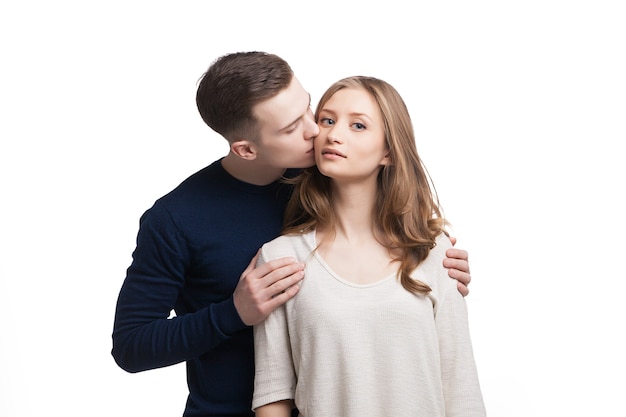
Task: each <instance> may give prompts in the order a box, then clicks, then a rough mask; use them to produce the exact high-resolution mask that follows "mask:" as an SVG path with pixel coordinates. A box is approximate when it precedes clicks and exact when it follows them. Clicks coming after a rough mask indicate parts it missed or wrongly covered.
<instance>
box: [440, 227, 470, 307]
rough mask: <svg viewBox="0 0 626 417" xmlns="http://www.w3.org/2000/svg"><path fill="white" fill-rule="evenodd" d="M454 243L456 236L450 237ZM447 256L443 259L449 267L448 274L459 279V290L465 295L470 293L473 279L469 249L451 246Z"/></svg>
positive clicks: (445, 265) (453, 243) (444, 264)
mask: <svg viewBox="0 0 626 417" xmlns="http://www.w3.org/2000/svg"><path fill="white" fill-rule="evenodd" d="M450 241H451V242H452V245H455V244H456V238H455V237H450ZM446 256H447V258H445V259H444V260H443V266H444V267H446V268H448V275H450V278H454V279H456V280H457V281H458V283H457V288H458V289H459V292H460V293H461V294H462V295H463V297H465V296H466V295H467V294H469V288H468V286H469V283H470V281H471V280H472V276H471V275H470V267H469V260H468V258H469V255H468V253H467V251H464V250H463V249H455V248H450V249H448V250H447V251H446Z"/></svg>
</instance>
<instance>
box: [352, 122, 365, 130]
mask: <svg viewBox="0 0 626 417" xmlns="http://www.w3.org/2000/svg"><path fill="white" fill-rule="evenodd" d="M352 126H353V127H354V128H355V129H356V130H364V129H365V125H364V124H363V123H359V122H356V123H353V124H352Z"/></svg>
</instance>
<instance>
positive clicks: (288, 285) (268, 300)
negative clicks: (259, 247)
mask: <svg viewBox="0 0 626 417" xmlns="http://www.w3.org/2000/svg"><path fill="white" fill-rule="evenodd" d="M259 253H260V251H259V252H257V254H256V255H255V256H254V258H253V259H252V261H250V264H249V265H248V267H247V268H246V270H245V271H243V274H241V278H240V279H239V283H238V284H237V288H235V292H234V294H233V300H234V303H235V308H236V309H237V313H239V317H241V321H243V322H244V323H245V324H246V325H248V326H254V325H255V324H259V323H260V322H262V321H263V320H265V318H267V316H269V314H270V313H271V312H272V311H274V310H275V309H276V308H277V307H278V306H280V305H283V304H284V303H285V302H286V301H287V300H289V299H291V298H292V297H293V296H294V295H296V294H297V293H298V290H299V289H300V286H299V285H297V284H298V283H299V282H300V281H301V280H302V278H304V264H303V263H301V262H296V260H295V259H293V258H281V259H276V260H273V261H270V262H267V263H265V264H263V265H261V266H259V267H258V268H255V266H256V262H257V259H258V257H259Z"/></svg>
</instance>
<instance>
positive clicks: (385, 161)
mask: <svg viewBox="0 0 626 417" xmlns="http://www.w3.org/2000/svg"><path fill="white" fill-rule="evenodd" d="M380 165H382V166H385V165H391V155H390V152H389V150H387V151H385V155H384V156H383V159H381V160H380Z"/></svg>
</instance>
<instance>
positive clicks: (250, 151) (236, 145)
mask: <svg viewBox="0 0 626 417" xmlns="http://www.w3.org/2000/svg"><path fill="white" fill-rule="evenodd" d="M230 151H231V152H232V153H234V154H235V155H237V156H238V157H240V158H241V159H246V160H248V161H252V160H254V159H256V156H257V152H256V149H255V147H254V144H253V143H251V142H250V141H248V140H245V139H242V140H237V141H234V142H232V143H231V144H230Z"/></svg>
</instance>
